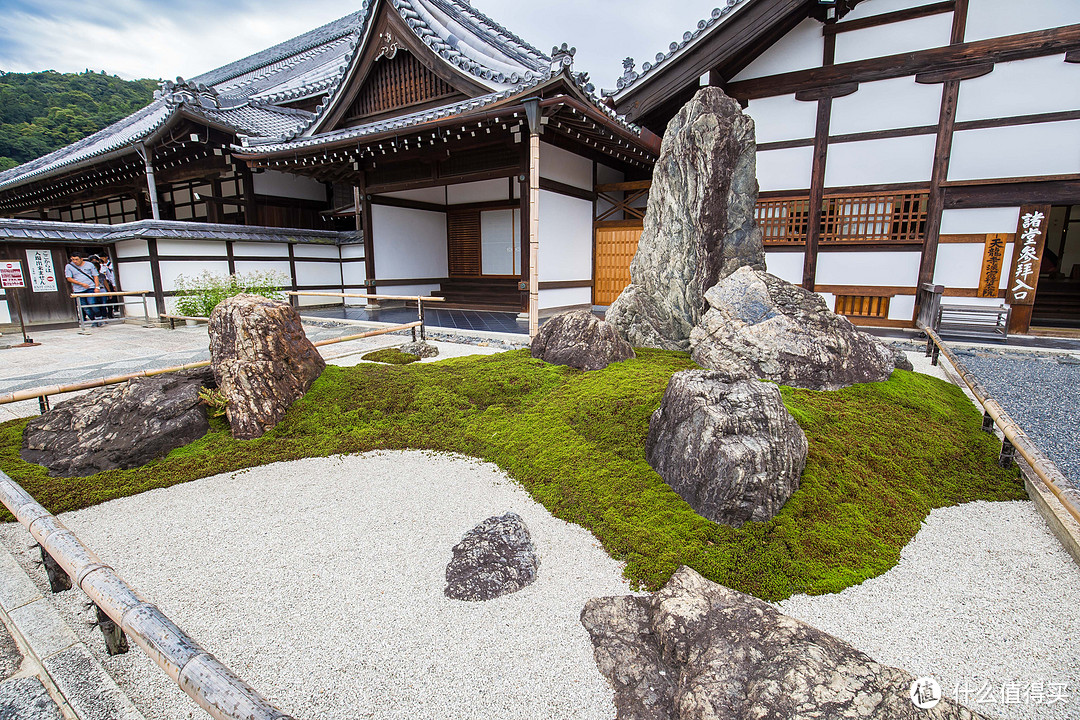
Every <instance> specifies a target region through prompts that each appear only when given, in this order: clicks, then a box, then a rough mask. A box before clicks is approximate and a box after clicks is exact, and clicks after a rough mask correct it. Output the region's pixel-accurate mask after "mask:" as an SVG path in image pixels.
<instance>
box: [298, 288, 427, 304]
mask: <svg viewBox="0 0 1080 720" xmlns="http://www.w3.org/2000/svg"><path fill="white" fill-rule="evenodd" d="M285 294H286V295H297V296H302V297H339V298H368V299H370V300H423V301H424V302H446V298H441V297H428V296H426V295H380V294H373V293H331V292H304V291H292V290H290V291H289V292H286V293H285Z"/></svg>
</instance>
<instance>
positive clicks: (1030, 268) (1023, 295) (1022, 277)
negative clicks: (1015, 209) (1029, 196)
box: [1012, 211, 1046, 300]
mask: <svg viewBox="0 0 1080 720" xmlns="http://www.w3.org/2000/svg"><path fill="white" fill-rule="evenodd" d="M1045 219H1046V217H1045V216H1044V215H1043V214H1042V213H1041V212H1038V211H1035V212H1030V213H1027V214H1026V215H1024V216H1023V217H1022V218H1021V221H1022V226H1023V227H1022V232H1021V233H1020V240H1021V242H1022V243H1023V244H1022V245H1021V246H1020V254H1019V255H1018V256H1017V259H1016V266H1015V270H1014V271H1013V283H1014V285H1013V288H1012V295H1013V300H1026V299H1027V297H1028V293H1030V292H1033V291H1034V290H1035V286H1034V285H1032V284H1030V283H1032V282H1035V281H1036V280H1037V279H1038V275H1037V273H1038V272H1039V247H1038V246H1039V236H1040V235H1042V223H1043V220H1045ZM1032 275H1035V277H1034V278H1033V277H1032Z"/></svg>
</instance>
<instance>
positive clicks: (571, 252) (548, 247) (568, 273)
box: [376, 190, 592, 307]
mask: <svg viewBox="0 0 1080 720" xmlns="http://www.w3.org/2000/svg"><path fill="white" fill-rule="evenodd" d="M539 219H540V254H539V256H538V257H537V263H538V265H539V272H540V282H553V281H557V280H588V279H590V278H591V277H592V203H591V202H589V201H588V200H579V199H578V198H573V197H568V196H566V195H559V194H558V193H553V192H548V191H546V190H541V191H540V210H539ZM376 268H378V265H376ZM586 289H587V288H586ZM541 307H544V305H543V304H541Z"/></svg>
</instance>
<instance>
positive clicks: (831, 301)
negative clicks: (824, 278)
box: [818, 292, 836, 311]
mask: <svg viewBox="0 0 1080 720" xmlns="http://www.w3.org/2000/svg"><path fill="white" fill-rule="evenodd" d="M818 295H820V296H821V299H822V300H824V301H825V304H826V305H827V306H828V308H829V309H830V310H834V311H835V309H836V296H835V295H833V294H832V293H825V292H819V293H818Z"/></svg>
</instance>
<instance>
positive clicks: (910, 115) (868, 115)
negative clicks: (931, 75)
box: [808, 77, 942, 151]
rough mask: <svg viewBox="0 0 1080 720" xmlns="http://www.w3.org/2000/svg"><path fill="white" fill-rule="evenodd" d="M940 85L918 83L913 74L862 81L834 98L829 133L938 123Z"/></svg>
mask: <svg viewBox="0 0 1080 720" xmlns="http://www.w3.org/2000/svg"><path fill="white" fill-rule="evenodd" d="M941 88H942V86H941V85H919V84H918V83H916V82H915V78H913V77H903V78H894V79H892V80H879V81H877V82H868V83H861V84H860V85H859V89H858V90H857V91H856V92H854V93H852V94H851V95H846V96H844V97H839V98H835V99H834V100H833V105H832V118H831V120H830V123H829V134H830V135H846V134H848V133H858V132H871V131H874V130H888V129H890V128H905V127H920V126H924V125H933V126H936V125H937V123H938V116H939V115H940V113H941ZM808 104H811V105H814V103H808ZM811 135H812V133H811ZM830 151H831V148H830Z"/></svg>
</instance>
